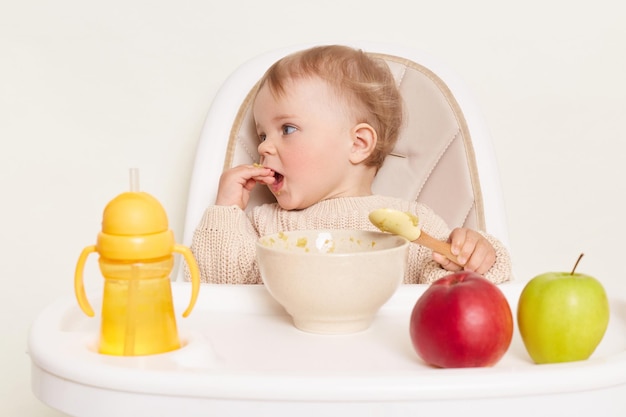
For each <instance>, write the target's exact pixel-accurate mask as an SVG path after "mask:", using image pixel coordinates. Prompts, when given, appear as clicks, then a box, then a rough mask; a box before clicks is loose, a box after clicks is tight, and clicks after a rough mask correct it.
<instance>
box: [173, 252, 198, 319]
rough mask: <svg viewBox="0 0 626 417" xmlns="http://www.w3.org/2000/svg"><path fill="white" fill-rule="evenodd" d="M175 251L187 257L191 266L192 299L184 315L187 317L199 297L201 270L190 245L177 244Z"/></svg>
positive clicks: (188, 264)
mask: <svg viewBox="0 0 626 417" xmlns="http://www.w3.org/2000/svg"><path fill="white" fill-rule="evenodd" d="M174 252H178V253H180V254H181V255H183V256H184V257H185V261H186V262H187V266H189V273H190V275H191V300H190V301H189V306H188V307H187V310H185V312H184V313H183V317H187V316H188V315H189V313H191V310H192V309H193V306H194V305H195V304H196V300H197V299H198V291H199V290H200V270H199V269H198V264H197V263H196V258H194V257H193V254H192V253H191V250H189V248H188V247H186V246H183V245H178V244H175V245H174Z"/></svg>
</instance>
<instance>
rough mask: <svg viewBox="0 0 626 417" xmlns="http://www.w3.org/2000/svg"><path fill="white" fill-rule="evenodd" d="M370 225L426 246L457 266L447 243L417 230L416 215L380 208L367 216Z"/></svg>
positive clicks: (417, 221) (417, 220)
mask: <svg viewBox="0 0 626 417" xmlns="http://www.w3.org/2000/svg"><path fill="white" fill-rule="evenodd" d="M369 219H370V221H371V222H372V224H373V225H374V226H376V227H378V228H379V229H380V230H381V231H383V232H389V233H393V234H395V235H400V236H402V237H405V238H406V239H408V240H410V241H411V242H413V243H417V244H420V245H422V246H426V247H427V248H428V249H431V250H432V251H433V252H437V253H440V254H442V255H443V256H445V257H446V258H448V259H450V260H451V261H452V262H454V263H456V264H459V263H458V261H457V259H456V256H455V255H454V254H452V251H451V250H450V244H449V243H448V242H442V241H441V240H438V239H435V238H434V237H432V236H430V235H429V234H427V233H425V232H424V231H423V230H421V229H420V228H419V219H418V218H417V216H416V215H414V214H412V213H408V212H404V211H399V210H393V209H388V208H381V209H376V210H374V211H372V212H371V213H370V214H369Z"/></svg>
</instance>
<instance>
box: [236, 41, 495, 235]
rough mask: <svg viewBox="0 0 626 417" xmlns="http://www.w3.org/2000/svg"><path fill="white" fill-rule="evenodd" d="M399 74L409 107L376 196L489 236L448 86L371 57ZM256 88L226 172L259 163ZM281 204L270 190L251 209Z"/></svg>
mask: <svg viewBox="0 0 626 417" xmlns="http://www.w3.org/2000/svg"><path fill="white" fill-rule="evenodd" d="M370 55H371V56H374V57H377V58H381V59H384V60H385V61H386V62H387V64H388V65H389V67H390V69H391V71H392V72H393V74H394V76H395V79H396V81H397V83H398V87H399V89H400V92H401V94H402V97H403V99H404V104H405V109H404V110H405V122H404V127H403V129H402V131H401V133H400V137H399V139H398V143H397V144H396V147H395V149H394V151H393V153H392V154H391V155H389V156H388V157H387V159H386V160H385V163H384V165H383V166H382V168H381V169H380V171H379V172H378V174H377V176H376V179H375V182H374V185H373V191H374V193H376V194H382V195H390V196H395V197H401V198H403V199H407V200H417V201H419V202H422V203H424V204H426V205H428V206H430V207H431V208H432V209H433V210H434V211H435V212H436V213H438V214H439V215H440V216H441V217H442V218H443V219H444V220H445V221H446V222H447V223H448V225H449V226H450V227H461V226H464V227H470V228H473V229H479V230H485V220H484V210H483V200H482V196H481V191H480V183H479V179H478V174H477V169H476V160H475V157H474V150H473V148H472V141H471V138H470V135H469V130H468V128H467V124H466V121H465V119H464V117H463V113H462V112H461V109H460V107H459V105H458V104H457V102H456V100H455V98H454V97H453V96H452V94H451V93H450V91H449V89H448V87H447V86H446V85H445V84H444V82H443V81H442V80H441V79H440V78H439V77H438V76H437V75H436V74H434V73H433V72H431V71H430V70H428V69H427V68H425V67H423V66H421V65H420V64H418V63H415V62H412V61H409V60H407V59H405V58H400V57H395V56H390V55H383V54H378V53H370ZM255 91H256V87H254V88H253V90H252V91H250V93H249V94H248V96H247V98H246V100H245V101H244V102H243V103H242V105H241V108H240V109H239V113H238V115H237V117H236V119H235V122H234V124H233V127H232V130H231V134H230V138H229V144H228V150H227V153H226V159H225V162H224V168H225V169H226V168H230V167H233V166H236V165H239V164H252V163H254V162H258V161H259V154H258V152H257V146H258V144H259V142H258V138H257V135H256V130H255V126H254V121H253V118H252V112H251V104H252V100H253V98H254V94H255ZM273 201H275V199H274V197H273V196H272V194H271V193H270V192H269V190H268V189H267V187H255V189H254V191H253V194H252V196H251V198H250V202H249V204H248V209H250V208H251V207H254V206H256V205H258V204H263V203H266V202H273Z"/></svg>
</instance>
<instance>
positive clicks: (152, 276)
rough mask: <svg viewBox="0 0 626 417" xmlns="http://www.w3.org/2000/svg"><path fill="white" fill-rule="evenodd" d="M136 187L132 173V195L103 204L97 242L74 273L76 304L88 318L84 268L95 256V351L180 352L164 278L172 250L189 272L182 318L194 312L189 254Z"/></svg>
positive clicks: (194, 274) (195, 275) (194, 272)
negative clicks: (98, 300)
mask: <svg viewBox="0 0 626 417" xmlns="http://www.w3.org/2000/svg"><path fill="white" fill-rule="evenodd" d="M138 188H139V187H138V175H137V171H136V170H134V169H133V170H131V191H130V192H125V193H122V194H120V195H118V196H117V197H115V198H114V199H113V200H111V201H110V202H109V204H107V206H106V207H105V209H104V213H103V216H102V231H101V232H100V233H99V234H98V239H97V243H96V244H95V245H92V246H87V247H86V248H84V249H83V251H82V252H81V254H80V257H79V258H78V262H77V264H76V272H75V275H74V290H75V292H76V298H77V300H78V304H79V305H80V307H81V309H82V310H83V312H85V314H87V315H88V316H90V317H93V315H94V311H93V309H92V308H91V305H90V304H89V302H88V301H87V297H86V295H85V287H84V284H83V269H84V266H85V261H86V260H87V257H88V256H89V254H91V253H92V252H98V253H99V254H100V258H99V261H98V262H99V266H100V271H101V272H102V275H103V276H104V279H105V281H104V296H103V299H102V323H101V327H100V340H99V344H98V352H100V353H104V354H109V355H124V356H135V355H150V354H154V353H161V352H168V351H171V350H174V349H178V348H180V340H179V338H178V331H177V328H176V319H175V317H174V305H173V302H172V289H171V285H170V277H169V275H170V272H171V270H172V267H173V265H174V257H173V252H179V253H180V254H182V255H183V256H184V258H185V261H186V262H187V264H188V266H189V270H190V272H191V280H192V287H191V288H192V294H191V301H190V302H189V306H188V307H187V310H185V312H184V313H183V317H187V316H188V315H189V313H190V312H191V310H192V309H193V306H194V304H195V303H196V299H197V297H198V291H199V289H200V276H199V271H198V266H197V264H196V261H195V259H194V257H193V254H192V253H191V251H190V250H189V249H188V248H187V247H185V246H182V245H178V244H176V243H175V242H174V233H173V232H172V231H171V230H169V229H168V221H167V214H166V213H165V210H164V209H163V207H162V206H161V204H160V203H159V201H158V200H157V199H155V198H154V197H152V196H151V195H150V194H147V193H144V192H139V191H138Z"/></svg>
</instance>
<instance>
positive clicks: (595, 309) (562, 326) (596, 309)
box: [517, 254, 610, 363]
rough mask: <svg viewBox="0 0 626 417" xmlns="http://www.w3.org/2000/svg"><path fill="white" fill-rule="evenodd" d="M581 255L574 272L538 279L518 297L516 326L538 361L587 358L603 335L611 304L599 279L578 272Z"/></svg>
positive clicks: (558, 273)
mask: <svg viewBox="0 0 626 417" xmlns="http://www.w3.org/2000/svg"><path fill="white" fill-rule="evenodd" d="M580 257H582V254H581V256H580ZM580 257H579V258H578V261H577V262H576V265H574V269H573V270H572V272H548V273H545V274H541V275H538V276H536V277H534V278H533V279H531V280H530V281H529V282H528V283H527V284H526V286H525V287H524V289H523V290H522V293H521V294H520V297H519V303H518V306H517V323H518V327H519V331H520V334H521V336H522V340H523V342H524V346H526V350H527V351H528V354H529V355H530V357H531V359H532V360H533V361H534V362H535V363H555V362H571V361H579V360H585V359H588V358H589V357H590V356H591V354H592V353H593V352H594V350H595V349H596V347H597V346H598V345H599V344H600V341H601V340H602V338H603V337H604V333H605V332H606V328H607V326H608V324H609V315H610V312H609V302H608V299H607V296H606V292H605V291H604V287H603V286H602V284H601V283H600V282H599V281H598V280H596V279H595V278H593V277H591V276H589V275H585V274H580V273H576V272H575V271H576V266H577V265H578V262H579V261H580Z"/></svg>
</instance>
